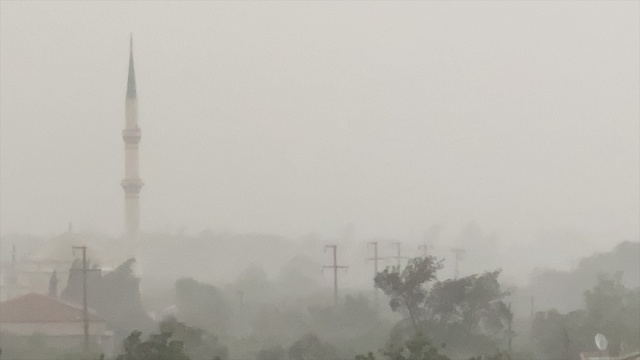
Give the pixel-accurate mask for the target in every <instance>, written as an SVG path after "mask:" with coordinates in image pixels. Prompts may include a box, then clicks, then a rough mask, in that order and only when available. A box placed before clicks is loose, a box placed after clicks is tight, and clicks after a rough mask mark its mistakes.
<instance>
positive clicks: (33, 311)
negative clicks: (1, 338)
mask: <svg viewBox="0 0 640 360" xmlns="http://www.w3.org/2000/svg"><path fill="white" fill-rule="evenodd" d="M83 320H84V317H83V310H82V307H81V306H78V305H75V304H70V303H66V302H63V301H60V300H58V299H55V298H52V297H49V296H46V295H40V294H36V293H30V294H27V295H24V296H20V297H17V298H14V299H11V300H7V301H3V302H0V332H2V333H7V334H13V335H17V336H31V335H34V334H41V335H43V336H44V338H45V342H46V344H47V345H48V346H51V347H54V348H58V349H78V348H81V347H82V345H83V343H84V328H83V323H84V321H83ZM89 340H90V342H91V343H93V344H97V345H98V346H99V347H100V349H101V350H102V352H103V353H104V354H105V355H106V356H111V355H113V352H114V342H113V332H111V331H109V330H108V329H107V322H106V321H105V320H104V319H103V318H101V317H100V316H98V315H96V313H95V312H94V311H92V310H90V311H89Z"/></svg>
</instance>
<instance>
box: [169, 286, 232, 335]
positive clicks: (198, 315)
mask: <svg viewBox="0 0 640 360" xmlns="http://www.w3.org/2000/svg"><path fill="white" fill-rule="evenodd" d="M176 307H177V315H178V317H179V318H180V319H181V320H183V321H185V322H186V323H188V324H193V325H194V326H197V327H199V328H202V329H205V330H207V331H211V332H214V333H216V334H225V333H226V332H227V330H228V329H229V327H230V314H231V308H230V306H229V305H228V303H227V300H226V299H225V297H224V294H223V293H222V291H220V290H219V289H218V288H217V287H215V286H213V285H209V284H204V283H200V282H197V281H196V280H194V279H191V278H183V279H179V280H178V281H177V282H176Z"/></svg>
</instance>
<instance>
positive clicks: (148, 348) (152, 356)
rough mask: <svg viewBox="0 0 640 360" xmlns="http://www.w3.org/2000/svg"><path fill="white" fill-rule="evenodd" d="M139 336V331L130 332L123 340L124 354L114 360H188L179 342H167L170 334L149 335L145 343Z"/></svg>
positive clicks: (140, 333)
mask: <svg viewBox="0 0 640 360" xmlns="http://www.w3.org/2000/svg"><path fill="white" fill-rule="evenodd" d="M141 335H142V332H140V331H137V330H136V331H134V332H132V333H131V335H129V336H128V337H127V338H126V339H125V340H124V354H121V355H118V356H117V357H116V360H190V359H189V357H188V356H187V355H186V354H185V353H184V347H183V344H182V342H181V341H177V340H171V341H170V340H169V339H170V338H171V334H170V333H160V334H151V335H150V336H149V339H148V340H146V341H142V340H141V339H140V337H141Z"/></svg>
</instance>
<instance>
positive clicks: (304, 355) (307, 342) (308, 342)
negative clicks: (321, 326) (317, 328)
mask: <svg viewBox="0 0 640 360" xmlns="http://www.w3.org/2000/svg"><path fill="white" fill-rule="evenodd" d="M287 353H288V354H289V359H290V360H327V359H338V353H337V351H336V349H335V347H334V346H333V345H331V344H329V343H326V342H323V341H321V340H320V339H319V338H318V336H316V335H315V334H313V333H308V334H306V335H304V336H303V337H302V338H301V339H300V340H298V341H296V342H294V343H293V345H291V347H290V348H289V350H288V351H287Z"/></svg>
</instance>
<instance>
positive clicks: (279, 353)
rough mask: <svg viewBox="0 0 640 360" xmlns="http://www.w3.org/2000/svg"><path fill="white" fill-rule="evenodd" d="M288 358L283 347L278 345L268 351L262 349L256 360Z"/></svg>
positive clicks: (281, 359)
mask: <svg viewBox="0 0 640 360" xmlns="http://www.w3.org/2000/svg"><path fill="white" fill-rule="evenodd" d="M286 356H287V353H286V351H284V349H283V348H282V346H280V345H277V346H273V347H270V348H267V349H262V350H260V352H259V353H258V356H256V360H283V359H285V358H286Z"/></svg>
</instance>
